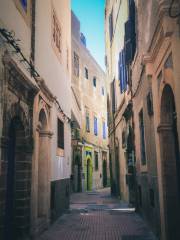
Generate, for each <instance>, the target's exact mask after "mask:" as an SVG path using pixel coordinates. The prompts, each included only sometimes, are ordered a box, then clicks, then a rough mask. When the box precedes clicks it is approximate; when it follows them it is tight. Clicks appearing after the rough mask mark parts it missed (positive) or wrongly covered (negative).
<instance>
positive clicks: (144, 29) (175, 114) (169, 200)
mask: <svg viewBox="0 0 180 240" xmlns="http://www.w3.org/2000/svg"><path fill="white" fill-rule="evenodd" d="M116 2H117V3H116ZM126 2H128V5H129V11H128V12H129V17H128V18H127V22H125V20H124V19H123V14H120V17H121V20H120V23H118V17H116V14H115V13H114V12H115V11H116V10H114V9H117V8H116V7H115V5H116V4H119V5H118V6H120V9H121V7H123V1H112V3H111V1H106V13H105V14H106V25H105V26H106V34H107V36H106V41H107V42H106V49H107V71H108V74H109V81H110V82H111V81H112V80H113V79H115V82H116V77H115V78H114V75H115V74H113V75H111V74H112V72H113V71H114V69H117V66H118V65H119V62H118V58H117V57H113V49H114V48H115V47H113V46H117V44H119V39H118V41H116V32H118V28H120V27H121V26H122V24H124V23H125V24H124V28H123V30H121V31H122V33H123V32H125V36H124V49H125V50H124V51H125V53H124V54H125V62H124V65H125V71H126V74H127V76H128V77H127V78H125V79H127V83H126V88H127V90H126V91H127V93H126V94H127V95H128V91H129V94H130V97H129V98H127V96H126V98H125V99H128V100H129V101H128V105H129V107H130V106H131V107H130V109H131V111H129V113H128V115H129V116H130V121H131V126H132V139H131V141H130V143H131V144H130V145H131V150H132V151H135V155H134V157H133V158H132V159H134V161H133V162H134V167H133V169H132V170H133V171H132V173H133V175H132V176H133V177H132V178H131V180H132V185H133V189H134V190H135V196H136V198H135V204H136V207H137V208H138V210H139V211H140V212H141V214H142V215H143V216H144V218H145V219H146V220H147V222H148V223H149V225H150V226H151V228H152V230H153V231H154V233H155V234H156V236H157V237H158V239H162V240H166V239H167V240H170V239H180V232H179V228H178V223H179V216H180V214H179V213H180V212H179V194H180V192H179V140H180V139H179V129H180V126H179V125H180V123H179V121H180V120H179V119H180V114H179V104H178V103H179V95H178V92H179V78H180V71H179V68H178V61H179V60H178V59H179V54H180V19H179V18H180V5H179V1H166V0H162V1H161V0H160V1H157V0H151V1H138V0H137V1H131V0H130V1H126ZM133 2H134V3H133ZM111 4H112V5H111ZM133 5H134V7H133V8H131V6H133ZM110 6H111V7H110ZM113 7H114V8H113ZM112 9H113V14H115V17H112V16H111V13H112ZM120 11H121V10H120ZM131 11H132V12H131ZM125 13H126V11H124V14H125ZM112 22H113V23H114V24H112ZM116 24H117V25H116ZM111 25H112V26H113V27H111ZM111 28H112V30H111ZM108 31H109V34H108ZM111 32H112V33H111ZM111 35H112V40H111ZM108 38H109V39H110V41H109V39H108ZM113 41H114V42H115V43H113ZM117 42H118V43H117ZM118 53H119V50H118V52H115V54H118ZM121 66H122V65H121V64H120V77H119V80H120V86H122V83H121V80H122V79H124V76H122V77H121V74H122V72H121ZM122 68H123V66H122ZM116 87H117V85H116V84H115V88H116ZM113 88H114V86H113V87H112V88H111V89H112V90H111V95H110V103H111V104H110V106H111V107H110V110H111V119H110V120H111V122H110V123H111V124H114V126H115V127H116V118H117V116H118V115H119V114H120V116H121V113H119V109H118V105H117V106H115V111H113V110H114V109H113V104H114V103H113V101H114V102H115V104H117V103H118V99H119V98H120V96H121V94H120V93H117V92H116V90H115V91H114V90H113ZM113 91H114V92H115V94H114V93H113ZM114 95H115V97H114ZM118 95H120V96H118ZM128 105H127V106H128ZM122 106H124V103H123V104H122ZM126 113H127V112H126ZM113 117H114V119H113ZM111 124H110V140H111V141H110V142H111V143H110V144H111V145H110V146H111V148H112V149H113V152H114V154H115V153H116V152H115V150H116V149H115V147H116V138H114V143H113V139H111V136H112V134H111V128H112V129H113V127H111ZM119 128H120V130H121V132H123V126H121V125H120V127H119ZM117 129H118V127H117V128H116V129H115V131H114V132H116V131H118V130H117ZM120 130H119V131H120ZM114 134H115V133H114ZM120 136H121V134H120ZM125 136H127V135H126V134H125ZM123 138H124V134H122V139H123ZM125 139H126V140H127V139H128V138H127V137H125ZM113 144H114V148H113V147H112V146H113ZM127 146H128V140H127ZM110 151H111V149H110ZM123 153H124V152H123V150H122V149H121V150H120V154H121V155H120V156H118V159H119V167H120V171H119V173H120V190H121V191H120V192H121V196H122V198H124V196H125V195H126V194H125V193H124V189H123V188H122V187H121V186H122V185H123V179H122V175H123V173H122V172H121V168H123V163H122V159H123V158H122V155H123ZM115 156H116V155H115ZM111 158H112V165H113V162H114V164H115V162H116V161H115V159H114V158H113V153H112V156H111ZM127 159H128V162H129V158H127ZM133 162H132V163H133ZM112 172H113V169H112ZM118 177H119V176H118ZM113 178H114V179H115V183H116V181H117V180H116V178H117V175H116V173H114V172H113ZM114 179H113V180H114ZM128 179H129V178H128ZM127 183H129V181H128V182H127ZM112 186H114V185H112ZM112 190H113V189H112ZM133 199H134V198H133ZM130 200H131V198H129V201H130ZM130 202H131V201H130Z"/></svg>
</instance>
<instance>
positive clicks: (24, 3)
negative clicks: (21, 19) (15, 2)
mask: <svg viewBox="0 0 180 240" xmlns="http://www.w3.org/2000/svg"><path fill="white" fill-rule="evenodd" d="M20 2H21V5H22V7H23V9H24V10H25V11H26V12H27V0H20Z"/></svg>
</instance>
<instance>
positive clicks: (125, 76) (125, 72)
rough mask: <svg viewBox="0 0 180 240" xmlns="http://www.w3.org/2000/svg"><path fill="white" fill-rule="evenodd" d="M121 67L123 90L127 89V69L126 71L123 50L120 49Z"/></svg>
mask: <svg viewBox="0 0 180 240" xmlns="http://www.w3.org/2000/svg"><path fill="white" fill-rule="evenodd" d="M122 62H123V63H122V67H123V86H124V88H123V89H124V90H126V89H127V71H126V62H125V50H124V49H123V51H122Z"/></svg>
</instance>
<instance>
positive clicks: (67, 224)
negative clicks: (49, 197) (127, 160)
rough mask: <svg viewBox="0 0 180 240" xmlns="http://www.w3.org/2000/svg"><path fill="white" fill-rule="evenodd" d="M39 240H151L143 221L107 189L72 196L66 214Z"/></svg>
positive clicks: (152, 238)
mask: <svg viewBox="0 0 180 240" xmlns="http://www.w3.org/2000/svg"><path fill="white" fill-rule="evenodd" d="M39 239H40V240H155V237H154V236H153V234H152V233H151V232H150V230H149V228H148V227H147V225H146V224H145V223H144V221H143V220H142V219H141V218H140V216H139V215H137V214H136V213H135V212H134V209H133V208H129V207H128V205H127V204H126V203H122V202H120V201H119V200H117V199H114V198H111V196H110V194H109V189H104V190H101V191H96V192H89V193H78V194H73V195H72V197H71V205H70V210H69V212H68V213H67V214H64V215H63V216H62V217H60V219H59V220H58V221H57V222H56V223H55V224H54V225H52V226H51V227H50V229H49V230H48V231H46V232H45V233H44V234H43V235H42V236H41V237H40V238H39Z"/></svg>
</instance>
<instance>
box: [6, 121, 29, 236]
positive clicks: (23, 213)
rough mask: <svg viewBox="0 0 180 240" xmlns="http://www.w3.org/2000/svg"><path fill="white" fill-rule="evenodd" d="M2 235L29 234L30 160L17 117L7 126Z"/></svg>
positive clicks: (22, 129) (21, 126) (21, 125)
mask: <svg viewBox="0 0 180 240" xmlns="http://www.w3.org/2000/svg"><path fill="white" fill-rule="evenodd" d="M7 157H8V158H7V178H6V184H7V185H6V189H7V190H6V203H5V228H4V229H5V231H4V239H7V240H12V239H14V240H16V239H21V238H23V237H26V236H28V235H29V226H30V192H31V161H30V159H29V158H28V152H27V146H26V134H25V128H24V125H23V123H22V121H21V119H20V117H14V118H13V119H12V120H11V122H10V126H9V132H8V147H7Z"/></svg>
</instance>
